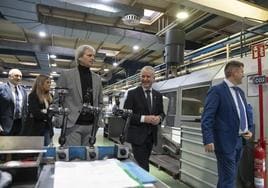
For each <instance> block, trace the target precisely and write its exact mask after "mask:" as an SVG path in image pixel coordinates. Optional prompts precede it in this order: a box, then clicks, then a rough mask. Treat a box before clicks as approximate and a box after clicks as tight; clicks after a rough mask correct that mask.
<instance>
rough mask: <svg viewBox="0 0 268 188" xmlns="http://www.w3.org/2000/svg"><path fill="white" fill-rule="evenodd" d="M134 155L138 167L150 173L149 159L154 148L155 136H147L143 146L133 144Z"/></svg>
mask: <svg viewBox="0 0 268 188" xmlns="http://www.w3.org/2000/svg"><path fill="white" fill-rule="evenodd" d="M131 146H132V153H133V155H134V158H135V160H136V162H137V163H138V165H139V166H140V167H142V168H143V169H144V170H146V171H148V172H149V158H150V155H151V152H152V148H153V135H152V134H150V135H148V136H147V138H146V140H145V142H144V143H143V144H142V145H136V144H131Z"/></svg>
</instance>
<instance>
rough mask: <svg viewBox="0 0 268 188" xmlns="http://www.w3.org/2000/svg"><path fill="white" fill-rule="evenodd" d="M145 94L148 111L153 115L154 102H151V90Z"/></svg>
mask: <svg viewBox="0 0 268 188" xmlns="http://www.w3.org/2000/svg"><path fill="white" fill-rule="evenodd" d="M145 93H146V101H147V105H148V109H149V112H150V114H151V113H152V101H151V95H150V93H151V90H146V91H145Z"/></svg>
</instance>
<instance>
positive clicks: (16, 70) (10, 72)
mask: <svg viewBox="0 0 268 188" xmlns="http://www.w3.org/2000/svg"><path fill="white" fill-rule="evenodd" d="M15 72H20V74H22V73H21V71H20V70H19V69H10V70H9V72H8V76H12V75H13V74H15Z"/></svg>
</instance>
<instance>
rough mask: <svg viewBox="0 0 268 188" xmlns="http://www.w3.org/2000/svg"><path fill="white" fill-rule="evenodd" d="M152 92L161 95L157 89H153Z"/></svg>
mask: <svg viewBox="0 0 268 188" xmlns="http://www.w3.org/2000/svg"><path fill="white" fill-rule="evenodd" d="M153 92H154V93H155V94H156V95H160V96H162V94H161V93H160V92H159V91H158V90H155V89H153Z"/></svg>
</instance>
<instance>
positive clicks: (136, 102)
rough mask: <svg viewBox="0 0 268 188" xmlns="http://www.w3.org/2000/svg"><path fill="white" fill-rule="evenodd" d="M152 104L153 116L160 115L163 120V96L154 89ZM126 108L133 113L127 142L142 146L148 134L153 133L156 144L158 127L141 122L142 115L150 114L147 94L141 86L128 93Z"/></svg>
mask: <svg viewBox="0 0 268 188" xmlns="http://www.w3.org/2000/svg"><path fill="white" fill-rule="evenodd" d="M152 102H153V106H152V114H151V115H160V116H161V119H162V120H163V119H164V117H165V114H164V111H163V98H162V94H161V93H159V92H158V91H156V90H154V89H153V90H152ZM124 108H125V109H131V110H132V111H133V115H132V117H131V120H130V126H129V128H128V133H127V141H128V142H129V143H133V144H136V145H141V144H143V143H144V141H145V139H146V138H147V135H148V132H149V131H153V142H154V144H156V143H157V129H158V128H157V127H158V126H152V125H148V124H147V123H141V122H140V119H141V116H142V115H149V114H150V113H149V109H148V106H147V102H146V98H145V94H144V91H143V88H142V87H141V86H140V87H137V88H136V89H133V90H130V91H128V94H127V98H126V101H125V104H124Z"/></svg>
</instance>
